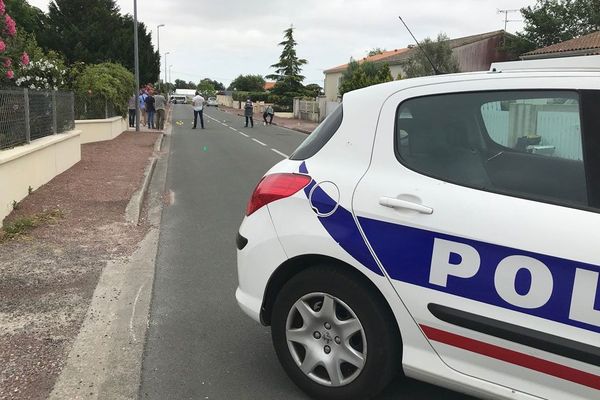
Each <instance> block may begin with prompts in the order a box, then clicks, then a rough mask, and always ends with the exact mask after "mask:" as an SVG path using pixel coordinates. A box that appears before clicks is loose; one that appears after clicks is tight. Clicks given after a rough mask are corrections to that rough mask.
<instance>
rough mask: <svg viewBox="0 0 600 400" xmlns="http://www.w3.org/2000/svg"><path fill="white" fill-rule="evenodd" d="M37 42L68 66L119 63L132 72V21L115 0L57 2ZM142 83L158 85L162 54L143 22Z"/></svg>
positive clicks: (50, 6) (141, 26)
mask: <svg viewBox="0 0 600 400" xmlns="http://www.w3.org/2000/svg"><path fill="white" fill-rule="evenodd" d="M48 9H49V11H48V17H47V20H46V21H45V24H44V27H43V29H42V31H41V32H39V33H36V36H37V40H38V42H39V44H40V45H41V46H42V48H43V49H44V50H46V51H48V50H56V51H57V52H59V53H61V54H63V55H64V57H65V59H66V61H67V62H68V63H69V64H72V63H75V62H84V63H86V64H97V63H102V62H108V61H113V62H117V63H119V64H121V65H123V66H125V67H126V68H128V69H129V70H130V71H133V62H134V61H133V59H134V57H133V56H134V54H133V35H132V31H133V18H132V17H131V16H130V15H126V16H122V15H121V14H120V12H119V8H118V7H117V5H116V3H115V0H55V1H54V2H51V3H50V5H49V8H48ZM138 36H139V50H140V51H139V55H140V81H141V83H142V84H144V83H149V82H156V81H157V80H158V75H159V71H160V55H159V54H158V53H157V52H155V51H154V48H153V46H152V41H151V39H152V37H151V34H150V33H149V32H147V30H146V26H145V25H144V24H143V23H140V24H139V25H138Z"/></svg>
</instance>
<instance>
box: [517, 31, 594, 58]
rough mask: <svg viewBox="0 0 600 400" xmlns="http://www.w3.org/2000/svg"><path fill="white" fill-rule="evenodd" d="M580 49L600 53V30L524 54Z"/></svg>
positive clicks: (531, 54)
mask: <svg viewBox="0 0 600 400" xmlns="http://www.w3.org/2000/svg"><path fill="white" fill-rule="evenodd" d="M578 50H597V51H596V53H600V31H598V32H594V33H590V34H589V35H585V36H581V37H578V38H575V39H571V40H567V41H565V42H560V43H556V44H553V45H551V46H548V47H543V48H541V49H537V50H534V51H530V52H529V53H525V54H524V56H533V55H536V54H548V53H565V52H570V51H578Z"/></svg>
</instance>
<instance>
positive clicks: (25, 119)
mask: <svg viewBox="0 0 600 400" xmlns="http://www.w3.org/2000/svg"><path fill="white" fill-rule="evenodd" d="M74 128H75V115H74V96H73V93H65V92H54V91H49V92H44V91H33V90H27V89H24V90H0V149H7V148H11V147H15V146H19V145H22V144H25V143H29V142H31V141H32V140H35V139H39V138H42V137H46V136H50V135H54V134H57V133H62V132H67V131H69V130H72V129H74Z"/></svg>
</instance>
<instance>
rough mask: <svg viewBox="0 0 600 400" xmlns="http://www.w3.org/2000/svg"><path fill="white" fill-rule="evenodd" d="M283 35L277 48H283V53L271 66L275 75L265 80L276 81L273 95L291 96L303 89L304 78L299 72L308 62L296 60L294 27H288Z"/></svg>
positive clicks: (268, 76) (300, 59)
mask: <svg viewBox="0 0 600 400" xmlns="http://www.w3.org/2000/svg"><path fill="white" fill-rule="evenodd" d="M283 33H284V35H283V36H284V40H283V41H282V42H281V43H279V46H283V51H282V52H281V56H279V62H278V63H277V64H273V65H271V68H275V73H274V74H271V75H267V79H273V80H275V81H277V83H276V84H275V87H274V88H273V93H275V94H280V95H284V96H292V95H294V94H295V93H296V94H297V93H301V92H302V90H303V88H304V86H303V85H302V81H304V76H303V75H301V72H302V66H303V65H306V64H307V63H308V61H306V60H305V59H302V58H298V55H297V54H296V45H297V44H298V43H297V42H296V40H295V39H294V27H293V26H292V27H289V28H288V29H286V30H285V31H284V32H283Z"/></svg>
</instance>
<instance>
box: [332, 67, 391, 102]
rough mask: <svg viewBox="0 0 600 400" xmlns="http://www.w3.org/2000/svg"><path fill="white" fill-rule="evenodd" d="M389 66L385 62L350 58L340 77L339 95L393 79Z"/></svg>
mask: <svg viewBox="0 0 600 400" xmlns="http://www.w3.org/2000/svg"><path fill="white" fill-rule="evenodd" d="M393 80H394V78H393V77H392V73H391V72H390V67H389V65H388V64H386V63H383V64H382V63H374V62H369V61H365V62H363V63H359V62H357V61H355V60H353V59H350V63H349V64H348V68H347V69H346V71H344V73H343V74H342V78H341V79H340V89H339V91H340V95H342V96H343V95H344V94H345V93H348V92H351V91H353V90H356V89H361V88H364V87H367V86H372V85H377V84H378V83H384V82H390V81H393Z"/></svg>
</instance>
